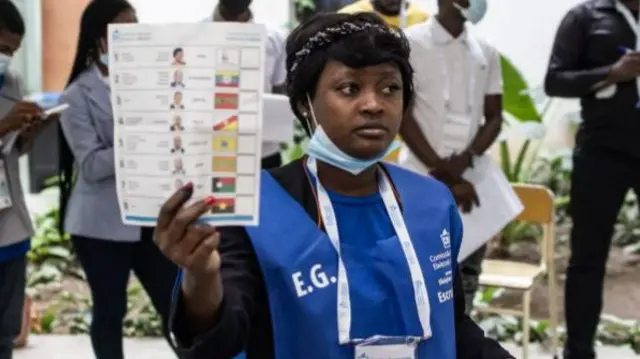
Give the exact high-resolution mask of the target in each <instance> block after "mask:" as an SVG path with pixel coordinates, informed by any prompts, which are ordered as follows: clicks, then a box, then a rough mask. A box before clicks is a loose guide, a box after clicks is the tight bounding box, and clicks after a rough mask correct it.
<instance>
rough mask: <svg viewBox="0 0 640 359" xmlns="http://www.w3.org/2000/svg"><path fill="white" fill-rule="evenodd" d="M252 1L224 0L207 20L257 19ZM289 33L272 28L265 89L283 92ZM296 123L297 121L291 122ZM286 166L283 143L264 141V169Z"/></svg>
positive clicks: (267, 48) (268, 35)
mask: <svg viewBox="0 0 640 359" xmlns="http://www.w3.org/2000/svg"><path fill="white" fill-rule="evenodd" d="M250 6H251V0H220V1H219V2H218V5H216V8H215V10H214V11H213V14H212V15H211V16H209V17H208V18H206V19H205V21H215V22H225V21H228V22H253V13H252V12H251V9H250V8H249V7H250ZM285 39H286V34H285V33H284V32H283V31H280V30H277V29H272V28H268V29H267V44H266V48H265V54H266V56H265V60H264V61H265V64H264V66H265V67H264V69H265V71H264V75H265V79H264V86H265V87H264V91H265V92H268V93H283V92H284V82H285V76H286V70H285V49H284V44H285ZM264 121H265V122H264V125H265V126H269V119H268V118H265V119H264ZM291 125H292V126H293V123H292V124H291ZM280 165H282V157H281V155H280V143H278V142H268V141H267V142H263V143H262V168H264V169H268V168H275V167H280Z"/></svg>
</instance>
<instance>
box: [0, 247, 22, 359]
mask: <svg viewBox="0 0 640 359" xmlns="http://www.w3.org/2000/svg"><path fill="white" fill-rule="evenodd" d="M26 277H27V258H26V256H19V257H16V258H13V259H10V260H8V261H4V262H0V359H11V358H12V353H13V340H14V339H15V338H16V337H18V335H20V329H21V328H22V309H23V308H22V307H23V305H24V292H25V285H26Z"/></svg>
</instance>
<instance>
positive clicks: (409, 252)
mask: <svg viewBox="0 0 640 359" xmlns="http://www.w3.org/2000/svg"><path fill="white" fill-rule="evenodd" d="M307 168H308V170H309V173H310V175H311V177H312V178H313V179H314V180H315V184H316V191H317V195H318V208H319V210H320V215H321V217H322V222H323V223H324V227H325V230H326V231H327V236H328V237H329V240H330V241H331V244H332V245H333V247H334V248H335V250H336V252H337V253H338V279H337V281H338V287H337V292H338V293H337V294H338V300H337V314H338V315H337V319H338V341H339V343H340V344H341V345H345V344H354V343H355V344H356V359H374V358H380V359H382V358H385V359H404V358H409V359H413V358H414V356H413V353H414V352H415V345H414V344H413V343H417V342H419V341H421V340H425V339H428V338H430V337H431V335H432V331H431V322H430V319H431V306H430V304H429V295H428V293H427V284H426V282H425V279H424V275H423V274H422V273H423V272H422V268H421V267H420V263H419V261H418V257H417V254H416V252H415V248H414V247H413V243H412V242H411V239H410V237H409V233H408V231H407V228H406V226H405V223H404V218H403V216H402V213H401V212H400V207H399V205H398V203H397V200H396V197H395V195H394V193H393V188H392V187H391V181H390V180H389V178H387V176H386V174H384V173H381V176H380V184H379V191H380V196H381V197H382V201H383V202H384V205H385V207H386V209H387V214H388V215H389V218H390V220H391V224H392V225H393V228H394V230H395V232H396V235H397V237H398V240H399V241H400V244H401V248H402V250H403V252H404V255H405V258H406V260H407V265H408V266H409V274H410V276H411V281H412V283H413V291H414V300H415V303H416V309H417V315H418V319H419V321H420V325H421V327H422V335H421V336H419V337H416V336H406V337H398V338H396V337H392V338H389V337H381V336H379V335H375V336H372V337H370V338H352V337H351V322H352V320H351V317H352V313H351V298H350V295H349V280H348V276H347V271H346V268H345V265H344V262H343V261H342V257H341V245H340V234H339V231H338V224H337V221H338V219H337V218H336V216H335V212H334V210H333V205H332V203H331V199H330V198H329V195H328V193H327V191H326V190H325V189H324V186H322V184H321V183H320V180H319V179H318V167H317V162H316V159H315V158H312V157H309V159H308V160H307ZM401 348H404V349H401ZM409 349H411V350H409ZM396 352H398V353H400V354H402V355H400V354H398V356H390V355H389V354H388V353H396ZM408 353H411V356H407V354H408Z"/></svg>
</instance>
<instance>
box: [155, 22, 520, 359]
mask: <svg viewBox="0 0 640 359" xmlns="http://www.w3.org/2000/svg"><path fill="white" fill-rule="evenodd" d="M303 49H304V50H306V51H301V50H303ZM409 51H410V50H409V44H408V42H407V40H406V38H405V37H404V35H403V34H402V33H400V32H398V31H397V30H395V29H392V28H390V27H388V26H386V25H385V24H384V23H383V22H382V21H381V20H380V19H379V18H378V17H377V16H375V15H373V14H368V13H360V14H353V15H352V14H321V15H318V16H317V17H314V18H313V19H311V20H310V21H308V22H307V23H305V24H303V25H302V26H300V27H298V28H297V29H296V30H294V31H293V33H292V34H291V35H290V37H289V40H288V43H287V53H288V55H287V68H288V76H287V82H288V94H289V97H290V99H291V107H292V110H293V111H294V113H295V114H296V116H297V117H298V119H299V120H300V121H301V123H302V125H303V127H304V128H305V130H306V131H307V132H308V134H310V135H311V140H310V142H309V147H308V150H307V156H306V157H304V158H303V159H300V160H297V161H294V162H292V163H290V164H288V165H286V166H284V167H282V168H278V169H271V170H268V171H263V172H262V178H261V184H260V191H261V192H260V207H261V208H260V224H259V225H258V226H257V227H221V228H213V227H210V226H207V225H202V224H200V223H198V218H199V217H200V216H201V215H202V214H204V213H206V212H208V211H210V210H211V208H212V207H213V206H215V204H216V201H217V200H216V198H213V197H210V198H207V199H205V200H203V201H197V202H195V203H194V204H191V205H189V206H183V205H184V204H185V203H186V201H188V200H189V198H190V197H191V196H192V194H193V184H187V185H186V186H185V187H183V189H181V190H180V191H177V192H176V193H175V194H174V195H173V196H172V197H171V198H169V199H168V200H167V201H166V202H165V204H164V205H163V207H162V209H161V212H160V215H159V218H158V225H157V227H156V233H155V238H156V241H157V243H158V246H159V247H160V248H161V250H162V251H163V253H165V255H167V256H168V257H169V258H171V259H172V260H173V261H174V262H175V263H176V264H178V265H179V266H181V267H182V268H183V269H184V270H183V272H182V274H181V277H180V278H179V279H180V281H179V282H178V283H177V286H176V289H177V290H176V293H175V298H174V308H173V311H172V313H173V318H172V319H173V329H174V334H175V337H176V340H177V344H178V347H179V348H180V354H181V358H183V359H209V358H220V359H222V358H225V359H226V358H232V357H233V356H234V355H236V354H238V353H239V352H240V351H243V350H246V353H247V358H248V359H270V358H277V359H299V358H305V359H327V358H331V359H353V358H394V359H397V358H416V359H426V358H429V359H431V358H438V359H507V358H512V356H511V355H510V354H509V353H508V352H506V351H505V350H504V349H503V348H501V347H500V345H499V344H498V343H497V342H495V341H493V340H490V339H487V338H485V336H484V333H483V331H482V329H480V328H479V327H478V326H477V325H476V324H475V323H474V322H473V321H472V320H471V319H470V318H469V317H468V316H467V315H466V314H465V313H464V298H463V293H462V289H461V282H460V277H459V275H458V274H457V263H456V261H455V258H456V255H457V252H458V250H459V248H460V244H461V238H462V223H461V221H460V216H459V214H458V211H457V209H456V204H455V202H454V199H453V197H452V196H451V193H450V192H449V190H448V189H447V188H446V186H444V185H442V184H441V183H439V182H438V181H436V180H434V179H432V178H428V177H424V176H421V175H418V174H415V173H413V172H410V171H407V170H404V169H401V168H399V167H396V166H394V165H390V164H383V163H381V160H382V158H383V157H384V156H385V154H387V153H388V152H389V151H390V150H393V149H394V148H395V145H394V143H395V142H394V138H395V136H396V134H397V131H398V128H399V127H400V123H401V121H402V118H403V114H404V112H405V111H406V110H407V109H408V107H409V104H410V103H411V99H412V97H413V81H412V75H413V71H412V69H411V66H410V64H409ZM292 223H294V224H295V225H291V224H292ZM436 257H437V258H438V259H437V260H436V263H432V258H436ZM338 268H340V269H338ZM440 279H441V281H440V282H442V284H439V280H440ZM447 280H448V282H447ZM379 336H384V339H381V338H380V337H379Z"/></svg>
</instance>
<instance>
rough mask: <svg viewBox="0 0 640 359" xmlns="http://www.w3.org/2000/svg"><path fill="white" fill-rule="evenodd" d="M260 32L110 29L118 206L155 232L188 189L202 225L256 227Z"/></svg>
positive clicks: (226, 27) (253, 27) (215, 27)
mask: <svg viewBox="0 0 640 359" xmlns="http://www.w3.org/2000/svg"><path fill="white" fill-rule="evenodd" d="M265 34H266V31H265V28H264V26H262V25H257V24H236V23H199V24H179V25H149V24H115V25H110V26H109V39H110V41H109V69H110V74H109V75H110V76H109V81H110V84H111V99H112V106H113V114H114V119H115V121H114V123H115V127H114V138H115V139H116V140H117V144H114V147H115V151H114V152H115V161H116V180H117V184H118V185H117V188H118V190H117V192H118V200H119V204H120V210H121V213H122V217H123V221H124V223H125V224H132V225H142V226H153V225H155V223H156V220H157V216H158V213H159V211H160V207H161V206H162V204H163V203H164V201H165V200H166V199H167V198H169V197H170V196H171V195H172V194H173V193H174V192H175V191H176V190H177V189H179V188H181V187H182V186H183V185H184V184H186V183H187V182H189V181H190V182H192V183H193V185H194V195H193V198H192V202H193V201H196V200H199V199H203V198H205V197H208V196H214V197H215V198H216V199H217V201H216V203H215V205H214V206H213V208H212V210H211V212H210V213H207V214H206V215H204V216H203V217H202V220H203V221H205V222H208V223H211V224H213V225H216V226H226V225H257V224H258V207H259V185H260V159H261V157H262V153H261V137H262V117H263V114H262V111H263V110H262V109H263V105H262V100H263V99H262V96H263V89H264V85H263V81H264V75H263V73H264V68H263V67H264V65H263V64H264V56H265V47H264V44H265V39H266V35H265Z"/></svg>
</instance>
